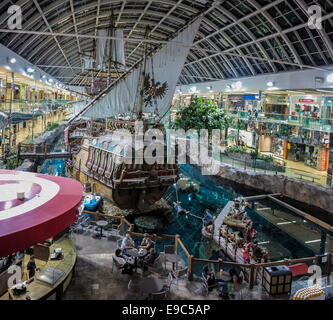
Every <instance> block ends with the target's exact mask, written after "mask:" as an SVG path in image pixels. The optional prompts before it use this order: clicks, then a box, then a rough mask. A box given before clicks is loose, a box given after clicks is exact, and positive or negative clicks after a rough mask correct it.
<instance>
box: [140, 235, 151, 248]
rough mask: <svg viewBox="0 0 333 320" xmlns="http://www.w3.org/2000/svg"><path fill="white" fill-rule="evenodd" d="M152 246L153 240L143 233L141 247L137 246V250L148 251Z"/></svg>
mask: <svg viewBox="0 0 333 320" xmlns="http://www.w3.org/2000/svg"><path fill="white" fill-rule="evenodd" d="M153 246H154V242H153V240H151V239H150V237H149V235H148V233H145V234H144V235H143V239H142V242H141V245H140V246H139V248H142V249H147V250H149V249H150V248H151V247H153Z"/></svg>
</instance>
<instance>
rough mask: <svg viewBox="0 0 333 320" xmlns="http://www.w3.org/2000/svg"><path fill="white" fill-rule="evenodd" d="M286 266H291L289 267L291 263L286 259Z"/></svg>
mask: <svg viewBox="0 0 333 320" xmlns="http://www.w3.org/2000/svg"><path fill="white" fill-rule="evenodd" d="M284 264H285V265H286V266H289V265H290V261H289V259H287V258H285V259H284Z"/></svg>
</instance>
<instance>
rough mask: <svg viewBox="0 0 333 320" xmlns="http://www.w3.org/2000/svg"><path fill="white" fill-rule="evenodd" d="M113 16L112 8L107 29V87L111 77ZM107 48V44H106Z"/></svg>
mask: <svg viewBox="0 0 333 320" xmlns="http://www.w3.org/2000/svg"><path fill="white" fill-rule="evenodd" d="M113 21H114V16H113V10H112V11H111V20H110V29H109V35H110V43H109V52H108V54H109V57H108V75H107V85H106V86H107V87H108V86H109V83H110V78H111V60H112V36H113V28H114V24H113ZM106 49H107V46H106Z"/></svg>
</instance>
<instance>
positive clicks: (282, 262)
mask: <svg viewBox="0 0 333 320" xmlns="http://www.w3.org/2000/svg"><path fill="white" fill-rule="evenodd" d="M82 212H83V213H87V214H94V215H96V216H103V217H108V218H114V219H119V220H121V221H122V222H124V223H126V224H127V225H128V226H130V233H131V235H134V236H139V237H143V236H144V234H143V233H139V232H134V231H133V227H134V225H133V224H131V223H130V222H129V221H128V220H127V219H126V218H125V217H121V216H111V215H109V214H103V213H100V212H92V211H87V210H83V211H82ZM150 237H152V235H150ZM163 238H169V239H174V240H175V246H176V248H177V246H178V245H180V246H181V247H182V249H183V250H184V252H185V255H186V256H187V258H188V265H189V271H188V279H189V280H192V279H193V273H194V268H193V266H194V263H207V264H216V265H218V266H219V268H221V267H222V266H230V267H240V268H246V269H250V273H249V288H250V289H252V288H253V286H254V281H255V271H256V270H257V271H258V272H260V269H261V268H264V267H272V266H280V265H286V266H289V265H291V264H297V263H302V262H303V263H304V262H309V261H313V262H314V263H315V264H318V262H319V256H318V255H317V256H315V257H305V258H297V259H284V260H279V261H274V262H265V263H238V262H231V261H224V260H222V259H219V260H209V259H202V258H196V257H194V256H193V255H191V254H190V253H189V252H188V250H187V248H186V247H185V245H184V243H183V242H182V240H181V238H180V237H179V235H170V234H162V235H159V236H158V235H157V236H156V237H155V239H157V240H162V239H163ZM177 251H178V250H177ZM176 254H178V252H176ZM332 254H333V253H328V254H327V256H328V258H327V261H328V262H327V271H328V275H327V279H328V282H329V279H330V269H331V257H332Z"/></svg>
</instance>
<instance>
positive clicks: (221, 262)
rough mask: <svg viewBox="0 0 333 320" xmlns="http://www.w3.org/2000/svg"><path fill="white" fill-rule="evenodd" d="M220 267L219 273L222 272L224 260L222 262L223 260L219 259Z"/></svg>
mask: <svg viewBox="0 0 333 320" xmlns="http://www.w3.org/2000/svg"><path fill="white" fill-rule="evenodd" d="M218 267H219V270H218V272H220V270H221V269H222V267H223V260H222V259H221V258H219V264H218Z"/></svg>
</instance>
